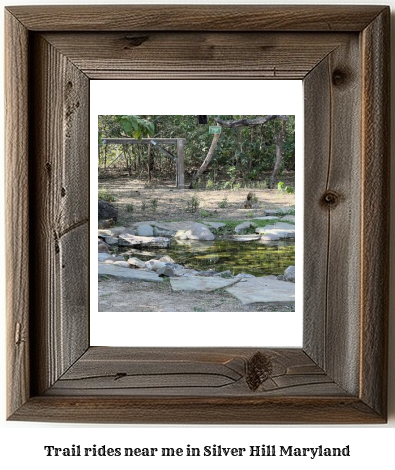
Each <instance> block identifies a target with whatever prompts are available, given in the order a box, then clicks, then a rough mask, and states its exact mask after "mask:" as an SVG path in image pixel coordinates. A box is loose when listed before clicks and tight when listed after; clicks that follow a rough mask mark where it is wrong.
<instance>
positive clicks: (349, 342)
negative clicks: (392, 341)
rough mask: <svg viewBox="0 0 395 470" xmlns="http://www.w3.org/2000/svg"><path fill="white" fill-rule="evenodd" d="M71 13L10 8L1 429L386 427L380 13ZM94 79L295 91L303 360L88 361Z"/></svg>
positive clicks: (156, 352)
mask: <svg viewBox="0 0 395 470" xmlns="http://www.w3.org/2000/svg"><path fill="white" fill-rule="evenodd" d="M79 8H80V9H78V13H77V10H76V7H75V6H73V7H61V6H59V7H12V8H10V9H9V10H8V12H6V19H7V22H8V23H7V53H6V60H7V69H8V70H9V71H10V73H8V75H7V76H6V81H7V88H6V91H7V101H6V107H7V117H8V119H7V126H8V127H7V129H6V131H7V135H9V136H10V137H9V138H7V139H8V140H7V142H8V143H7V157H8V158H7V200H8V208H7V211H8V212H7V216H8V218H9V219H10V220H12V222H11V224H10V228H11V229H12V232H11V237H8V243H9V244H8V249H9V260H12V262H13V264H12V266H11V265H10V264H8V270H9V272H10V273H11V274H9V275H8V276H7V281H8V284H7V294H8V296H7V297H8V303H7V308H8V314H7V318H8V336H7V354H8V356H7V357H8V361H9V363H8V392H7V393H8V403H9V406H8V416H9V419H14V420H27V421H29V420H35V421H43V420H45V421H68V422H77V421H78V422H108V423H116V422H123V423H140V422H144V423H240V424H241V423H283V424H285V423H295V424H296V423H344V424H345V423H379V422H380V423H383V422H385V420H386V392H387V388H386V354H387V343H386V342H387V333H386V331H387V330H386V329H387V314H388V227H389V223H388V218H387V217H385V216H383V214H388V205H387V203H388V200H389V198H388V188H389V182H388V176H389V171H388V161H389V143H388V140H389V130H388V129H389V126H388V120H389V119H388V116H389V113H388V102H389V100H388V96H389V90H388V88H389V78H388V77H389V70H388V63H389V57H388V47H387V44H388V34H389V9H388V8H385V7H355V6H347V7H332V6H330V7H316V6H314V7H305V6H303V7H302V6H301V7H294V6H289V7H266V6H262V7H260V6H259V7H251V8H250V7H239V6H235V7H218V8H214V9H213V8H212V7H204V8H203V9H202V8H201V6H199V7H194V6H190V7H187V8H185V7H182V9H180V8H179V7H174V9H173V8H169V7H130V6H125V7H113V6H111V7H105V10H106V11H107V12H108V13H109V14H108V15H107V16H103V12H104V10H103V7H87V6H86V7H85V6H81V7H79ZM109 8H111V12H110V10H109ZM175 12H179V16H177V15H175ZM213 12H215V15H214V14H213ZM13 15H14V16H16V18H14V16H13ZM201 24H205V25H206V26H205V30H204V31H201ZM23 25H24V26H23ZM181 25H182V28H181ZM25 28H27V29H25ZM32 31H40V32H39V33H37V34H33V33H32ZM54 31H55V32H54ZM56 31H58V33H56ZM71 31H74V32H71ZM82 31H84V33H82ZM89 31H92V33H89ZM123 31H128V34H127V35H126V34H125V33H124V32H123ZM185 31H189V33H186V32H185ZM230 31H233V32H234V33H233V34H230V33H229V32H230ZM242 31H243V33H241V32H242ZM244 31H245V33H244ZM268 31H270V33H269V32H268ZM287 31H288V32H287ZM314 31H315V32H314ZM8 32H9V33H10V34H8ZM171 32H172V33H171ZM252 32H254V33H252ZM99 40H102V44H98V43H99V42H100V41H99ZM182 43H184V44H185V48H184V49H183V47H182ZM28 49H30V57H28V54H27V50H28ZM164 57H165V58H166V60H164V59H163V58H164ZM150 58H151V62H150V61H149V59H150ZM29 59H30V62H29ZM29 63H30V68H29V66H28V64H29ZM218 65H219V66H218ZM279 71H281V74H280V75H279ZM28 74H29V75H28ZM16 76H17V77H18V78H16V79H15V77H16ZM28 77H29V79H28ZM92 78H95V79H96V78H104V79H109V78H126V79H136V78H144V79H158V78H161V79H164V78H175V79H182V78H204V79H215V78H223V79H234V78H248V79H269V78H288V79H294V78H304V80H305V82H304V83H305V100H306V113H305V127H306V139H305V140H306V165H305V179H306V194H305V199H306V207H305V214H308V218H306V227H305V232H306V234H305V240H306V248H305V253H306V254H307V256H306V257H305V312H304V316H305V327H304V346H303V348H302V349H300V350H287V349H272V350H265V349H260V350H258V351H257V350H252V349H232V348H231V349H226V350H225V349H221V348H210V349H204V350H199V349H188V350H182V349H177V348H171V349H169V350H163V349H148V348H142V349H133V348H89V331H88V327H89V292H88V291H89V289H88V273H89V269H88V266H89V264H88V261H89V260H88V253H89V249H88V239H89V232H88V224H87V219H88V217H89V213H88V211H89V199H88V198H89V192H88V181H89V164H88V160H89V155H88V146H87V143H88V122H89V120H88V115H89V96H88V91H89V90H88V89H89V80H90V79H92ZM28 91H29V92H30V94H31V98H30V100H29V97H28ZM29 136H30V140H29ZM11 142H12V145H11ZM28 163H29V165H30V166H29V171H27V168H28ZM28 176H29V179H28ZM306 209H307V210H306ZM14 212H17V213H16V214H15V213H14ZM372 216H373V217H374V218H375V220H374V223H372V224H369V223H368V221H370V219H371V218H372ZM28 228H29V231H28ZM18 230H19V232H20V233H22V234H25V235H26V234H27V233H29V240H31V243H30V244H29V243H28V241H27V237H26V236H25V238H22V239H21V238H20V234H19V232H18ZM9 233H10V232H9ZM26 253H29V256H28V257H29V266H30V270H29V273H31V274H32V275H31V277H30V278H29V276H28V275H27V271H26V270H23V269H22V268H21V266H22V267H23V266H25V265H24V264H23V262H22V261H23V260H24V259H25V258H26ZM16 260H17V261H20V262H19V263H17V262H16ZM29 294H30V297H29ZM29 341H30V343H29ZM27 346H29V347H27ZM29 382H30V384H31V388H30V389H29Z"/></svg>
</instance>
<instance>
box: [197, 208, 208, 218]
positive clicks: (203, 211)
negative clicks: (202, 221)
mask: <svg viewBox="0 0 395 470" xmlns="http://www.w3.org/2000/svg"><path fill="white" fill-rule="evenodd" d="M199 215H200V217H210V216H211V212H209V211H206V210H205V209H200V211H199Z"/></svg>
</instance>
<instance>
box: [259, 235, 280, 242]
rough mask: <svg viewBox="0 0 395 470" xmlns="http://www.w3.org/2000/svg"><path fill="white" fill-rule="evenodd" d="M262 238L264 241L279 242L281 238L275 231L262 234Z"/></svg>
mask: <svg viewBox="0 0 395 470" xmlns="http://www.w3.org/2000/svg"><path fill="white" fill-rule="evenodd" d="M260 240H261V241H262V242H277V241H278V240H280V237H279V236H278V235H277V234H275V233H267V234H266V235H262V236H261V238H260Z"/></svg>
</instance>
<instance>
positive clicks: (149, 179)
mask: <svg viewBox="0 0 395 470" xmlns="http://www.w3.org/2000/svg"><path fill="white" fill-rule="evenodd" d="M147 169H148V181H149V182H150V183H151V172H152V165H151V144H148V157H147Z"/></svg>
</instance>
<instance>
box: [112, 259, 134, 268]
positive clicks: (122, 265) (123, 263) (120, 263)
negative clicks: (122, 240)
mask: <svg viewBox="0 0 395 470" xmlns="http://www.w3.org/2000/svg"><path fill="white" fill-rule="evenodd" d="M113 264H114V266H119V267H120V268H130V264H129V263H128V262H127V261H125V260H123V261H115V262H114V263H113Z"/></svg>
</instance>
